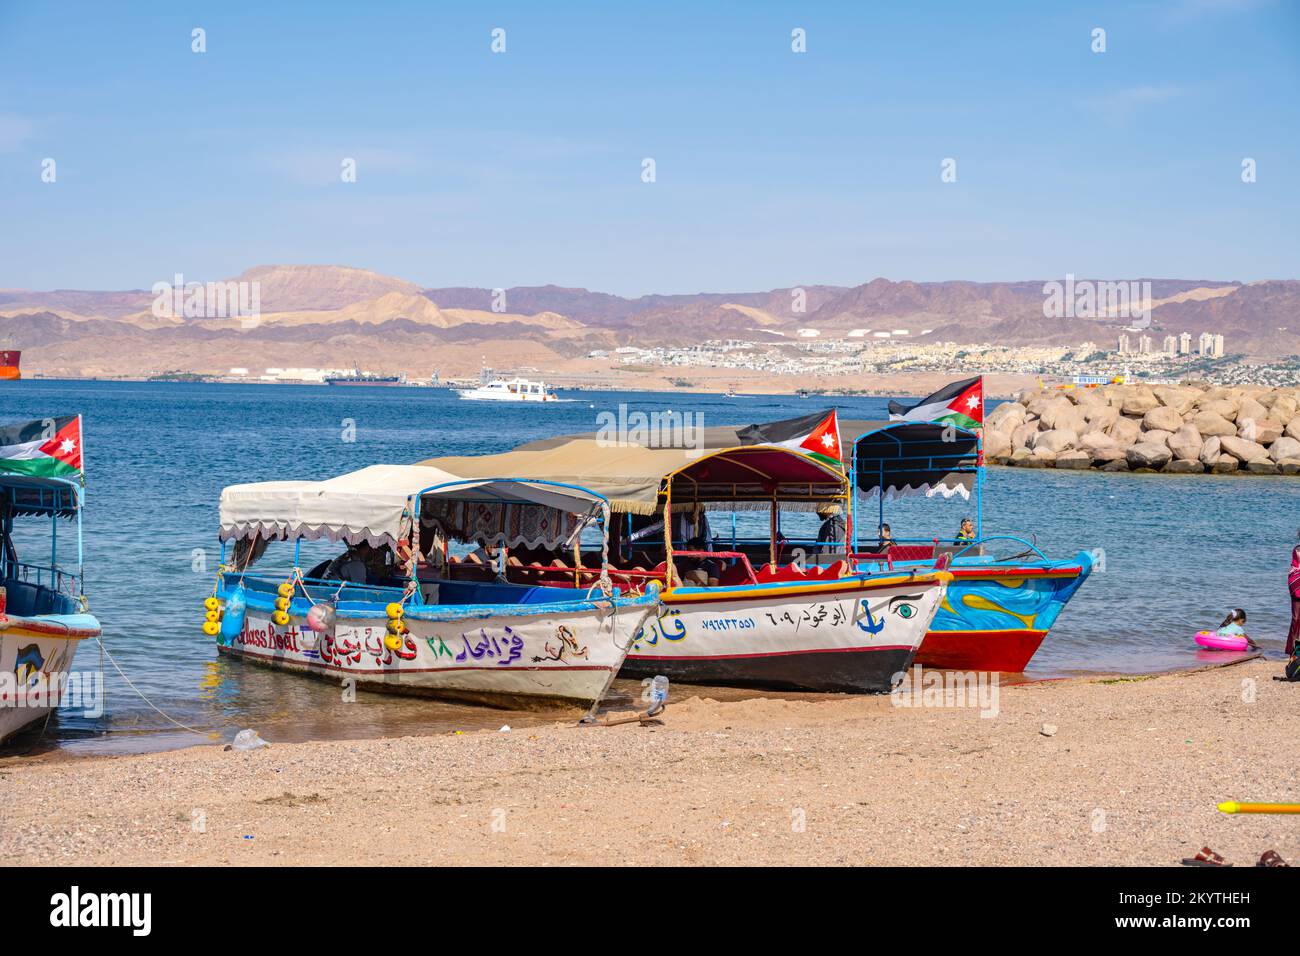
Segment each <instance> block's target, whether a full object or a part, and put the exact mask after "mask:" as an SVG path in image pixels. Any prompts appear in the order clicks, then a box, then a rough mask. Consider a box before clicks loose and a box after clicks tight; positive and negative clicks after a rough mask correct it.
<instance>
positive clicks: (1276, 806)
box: [1219, 800, 1300, 813]
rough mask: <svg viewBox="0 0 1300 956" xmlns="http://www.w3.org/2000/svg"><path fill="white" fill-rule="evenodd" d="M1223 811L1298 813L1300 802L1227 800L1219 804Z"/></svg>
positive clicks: (1299, 811)
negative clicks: (1239, 801)
mask: <svg viewBox="0 0 1300 956" xmlns="http://www.w3.org/2000/svg"><path fill="white" fill-rule="evenodd" d="M1219 810H1221V811H1222V812H1223V813H1300V803H1238V802H1237V801H1236V800H1227V801H1224V802H1223V803H1221V804H1219Z"/></svg>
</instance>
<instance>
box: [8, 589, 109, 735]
mask: <svg viewBox="0 0 1300 956" xmlns="http://www.w3.org/2000/svg"><path fill="white" fill-rule="evenodd" d="M99 633H100V630H99V622H98V621H96V620H95V618H93V617H92V616H91V615H89V614H49V615H38V616H35V617H19V616H16V615H9V614H3V613H0V743H4V742H5V741H6V740H7V739H8V738H9V737H10V736H12V735H13V734H15V733H17V732H18V731H20V730H22V729H23V728H24V727H26V726H28V725H29V724H34V723H36V722H37V721H40V720H44V719H45V718H46V716H48V715H49V713H50V711H51V710H53V709H54V708H55V706H56V705H57V703H58V702H57V700H55V699H53V696H52V695H51V694H50V693H49V692H48V691H44V692H43V691H42V686H44V687H46V688H48V687H49V686H50V685H49V681H50V679H51V678H53V677H55V676H56V675H58V676H60V677H62V676H63V675H66V674H67V673H68V671H70V670H71V669H72V659H73V657H74V656H75V655H76V653H77V647H78V646H79V645H80V643H81V642H82V641H83V640H86V639H88V638H94V637H97V636H98V635H99Z"/></svg>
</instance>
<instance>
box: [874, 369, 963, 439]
mask: <svg viewBox="0 0 1300 956" xmlns="http://www.w3.org/2000/svg"><path fill="white" fill-rule="evenodd" d="M889 418H890V421H904V422H947V423H949V424H951V425H956V426H957V427H958V428H965V429H966V430H968V431H977V430H979V429H981V428H983V427H984V376H982V375H979V376H976V377H975V378H968V379H965V380H964V381H961V382H953V383H952V384H951V385H945V386H944V387H943V388H941V389H939V391H937V392H935V393H934V394H933V395H927V396H926V397H925V398H923V399H921V400H920V401H919V402H917V403H916V404H915V405H912V406H910V407H909V406H907V405H902V404H900V403H899V402H890V403H889Z"/></svg>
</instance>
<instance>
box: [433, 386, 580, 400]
mask: <svg viewBox="0 0 1300 956" xmlns="http://www.w3.org/2000/svg"><path fill="white" fill-rule="evenodd" d="M453 391H455V393H456V394H457V395H459V396H460V397H461V398H463V399H465V400H466V401H471V402H514V403H520V402H528V403H530V404H541V403H543V402H554V401H557V399H556V397H555V396H554V395H545V396H543V395H503V394H501V393H500V392H490V391H488V390H486V389H478V388H457V389H453Z"/></svg>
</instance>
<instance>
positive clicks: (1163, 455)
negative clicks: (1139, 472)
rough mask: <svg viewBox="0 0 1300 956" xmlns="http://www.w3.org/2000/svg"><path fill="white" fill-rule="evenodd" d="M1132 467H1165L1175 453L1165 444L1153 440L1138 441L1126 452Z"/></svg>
mask: <svg viewBox="0 0 1300 956" xmlns="http://www.w3.org/2000/svg"><path fill="white" fill-rule="evenodd" d="M1124 457H1125V459H1126V460H1127V461H1128V466H1129V467H1130V468H1155V469H1160V468H1163V467H1164V466H1165V465H1166V464H1168V463H1169V460H1170V459H1171V458H1173V457H1174V456H1173V453H1172V452H1170V451H1169V449H1168V448H1166V447H1165V446H1164V445H1157V444H1155V443H1153V442H1145V441H1144V442H1138V443H1137V444H1136V445H1134V446H1133V447H1132V448H1130V449H1128V451H1126V452H1125V453H1124Z"/></svg>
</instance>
